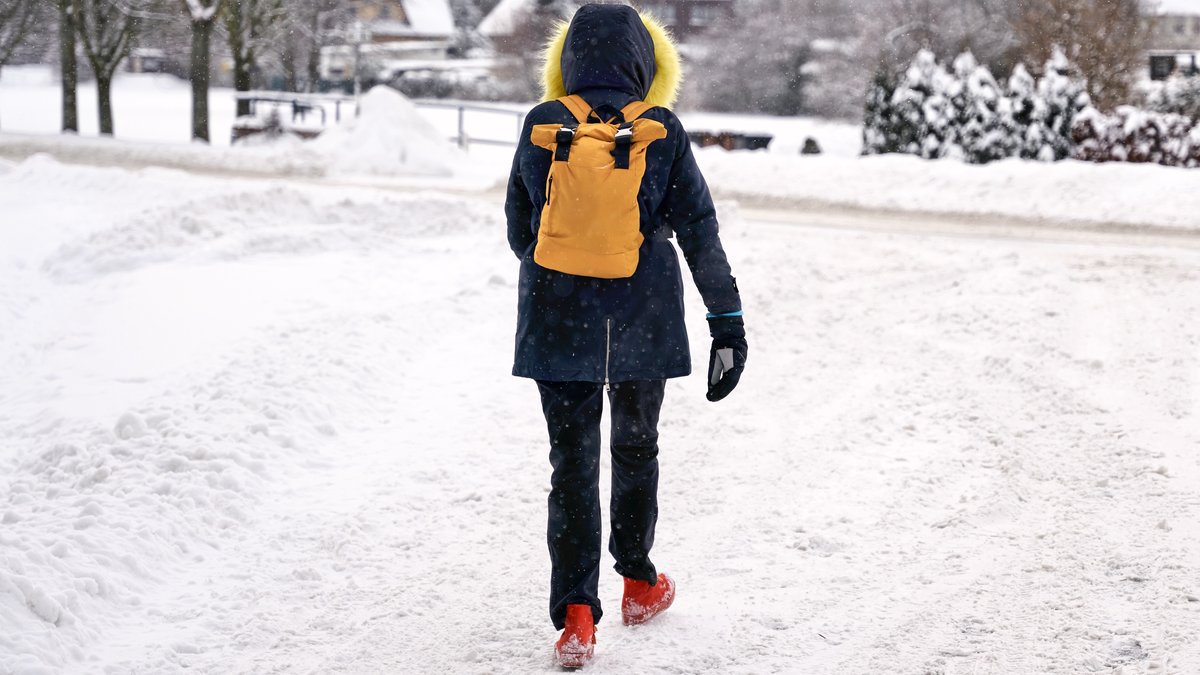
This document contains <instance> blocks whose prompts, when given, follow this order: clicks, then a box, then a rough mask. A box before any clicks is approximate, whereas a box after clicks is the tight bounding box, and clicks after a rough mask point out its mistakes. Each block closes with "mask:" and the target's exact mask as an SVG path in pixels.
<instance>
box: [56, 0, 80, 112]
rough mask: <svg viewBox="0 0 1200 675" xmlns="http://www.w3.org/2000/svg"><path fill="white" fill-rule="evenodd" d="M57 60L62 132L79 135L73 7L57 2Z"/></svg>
mask: <svg viewBox="0 0 1200 675" xmlns="http://www.w3.org/2000/svg"><path fill="white" fill-rule="evenodd" d="M58 58H59V70H60V71H61V75H62V130H63V131H70V132H72V133H79V101H78V95H77V93H76V92H77V90H78V89H79V64H78V63H77V62H76V60H75V6H74V3H73V2H72V0H58Z"/></svg>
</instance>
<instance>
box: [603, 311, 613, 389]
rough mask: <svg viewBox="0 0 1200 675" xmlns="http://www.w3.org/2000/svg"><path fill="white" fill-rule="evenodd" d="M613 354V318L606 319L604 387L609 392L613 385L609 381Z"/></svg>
mask: <svg viewBox="0 0 1200 675" xmlns="http://www.w3.org/2000/svg"><path fill="white" fill-rule="evenodd" d="M611 356H612V319H611V318H608V319H605V320H604V388H605V390H607V391H608V392H610V393H611V392H612V385H611V384H609V381H608V362H609V359H610V358H611Z"/></svg>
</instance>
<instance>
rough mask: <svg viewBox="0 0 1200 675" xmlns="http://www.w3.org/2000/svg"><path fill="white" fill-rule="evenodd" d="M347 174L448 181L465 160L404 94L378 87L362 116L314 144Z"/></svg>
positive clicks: (337, 169) (366, 98)
mask: <svg viewBox="0 0 1200 675" xmlns="http://www.w3.org/2000/svg"><path fill="white" fill-rule="evenodd" d="M311 145H312V146H313V148H315V149H316V150H317V151H319V152H321V153H322V154H323V155H324V156H325V157H327V158H328V164H329V167H330V168H331V169H332V170H333V171H335V172H338V173H345V174H376V175H392V174H414V173H416V174H432V175H441V176H449V175H452V174H453V173H454V172H455V170H456V169H459V168H461V167H462V166H463V165H464V164H465V163H466V156H465V155H464V154H463V153H462V152H461V151H460V150H459V149H458V148H456V147H454V146H453V145H451V144H450V143H448V142H447V141H446V140H445V139H444V138H443V137H442V135H441V134H440V133H439V132H438V131H437V129H435V128H434V127H433V125H432V124H430V123H429V121H428V120H427V119H426V118H425V117H424V116H423V115H422V114H421V112H420V111H419V110H417V107H416V106H415V105H413V103H412V101H409V100H408V99H407V98H405V97H404V95H403V94H401V93H399V92H397V91H396V90H394V89H391V88H389V87H383V86H379V87H375V88H374V89H372V90H371V91H369V92H367V94H366V95H364V96H363V98H362V103H361V106H360V111H359V116H358V118H357V119H351V120H349V121H347V122H344V123H342V124H341V125H340V126H337V127H334V128H332V129H330V130H328V131H326V132H325V133H324V134H322V135H321V136H320V137H319V138H317V139H316V140H315V141H313V142H312V143H311Z"/></svg>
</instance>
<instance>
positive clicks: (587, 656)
mask: <svg viewBox="0 0 1200 675" xmlns="http://www.w3.org/2000/svg"><path fill="white" fill-rule="evenodd" d="M595 653H596V624H595V622H593V621H592V608H591V607H590V606H588V605H567V625H566V626H565V627H564V628H563V632H562V636H561V637H559V638H558V643H557V644H555V645H554V655H555V656H556V657H557V658H558V665H560V666H562V667H563V668H582V667H584V666H586V665H587V664H588V662H589V661H591V660H592V657H593V656H594V655H595Z"/></svg>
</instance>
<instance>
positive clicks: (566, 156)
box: [554, 127, 575, 162]
mask: <svg viewBox="0 0 1200 675" xmlns="http://www.w3.org/2000/svg"><path fill="white" fill-rule="evenodd" d="M574 142H575V130H574V129H573V128H571V127H563V128H561V129H559V130H558V132H557V133H555V134H554V144H555V150H554V161H556V162H567V161H570V159H571V144H572V143H574Z"/></svg>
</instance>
